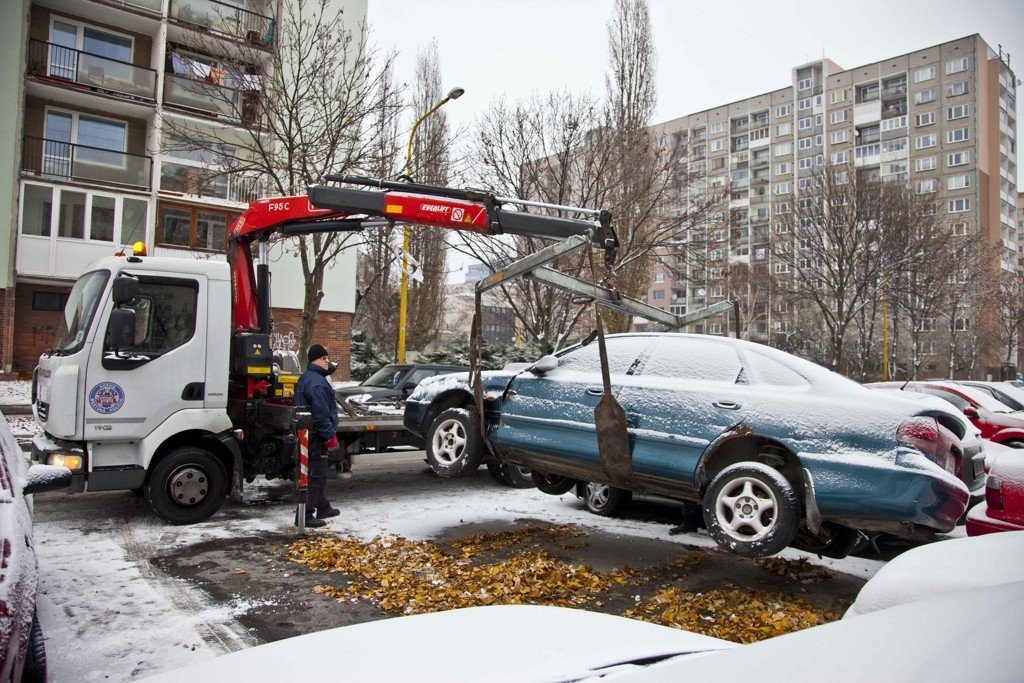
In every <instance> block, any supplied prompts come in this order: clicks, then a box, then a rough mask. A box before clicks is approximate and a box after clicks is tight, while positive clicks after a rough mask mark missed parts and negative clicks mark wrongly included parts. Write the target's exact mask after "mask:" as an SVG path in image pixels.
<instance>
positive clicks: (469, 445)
mask: <svg viewBox="0 0 1024 683" xmlns="http://www.w3.org/2000/svg"><path fill="white" fill-rule="evenodd" d="M483 459H484V451H483V444H481V443H480V422H479V420H478V419H477V416H476V413H473V412H470V411H469V410H466V409H465V408H449V409H448V410H445V411H443V412H442V413H441V414H440V415H438V416H437V417H436V418H435V419H434V421H433V422H431V423H430V428H429V429H428V430H427V462H428V463H429V464H430V469H432V470H434V473H435V474H437V475H438V476H441V477H449V478H451V477H465V476H468V475H470V474H472V473H473V472H476V471H477V469H478V468H479V467H480V463H481V462H483Z"/></svg>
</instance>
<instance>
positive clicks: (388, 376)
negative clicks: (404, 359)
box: [363, 365, 409, 389]
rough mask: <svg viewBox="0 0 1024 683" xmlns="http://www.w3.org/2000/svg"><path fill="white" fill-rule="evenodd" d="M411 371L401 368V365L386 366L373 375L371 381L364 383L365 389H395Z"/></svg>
mask: <svg viewBox="0 0 1024 683" xmlns="http://www.w3.org/2000/svg"><path fill="white" fill-rule="evenodd" d="M408 371H409V368H408V367H401V366H399V365H385V366H384V367H382V368H381V369H380V370H378V371H377V372H375V373H373V375H371V376H370V378H369V379H367V380H366V381H364V382H363V386H364V387H381V388H383V389H394V388H395V387H397V386H398V382H399V381H400V380H401V379H402V377H404V376H405V373H406V372H408Z"/></svg>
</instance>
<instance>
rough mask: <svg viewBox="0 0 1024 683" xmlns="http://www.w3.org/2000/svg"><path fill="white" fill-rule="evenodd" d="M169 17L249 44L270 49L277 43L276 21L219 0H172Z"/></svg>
mask: <svg viewBox="0 0 1024 683" xmlns="http://www.w3.org/2000/svg"><path fill="white" fill-rule="evenodd" d="M169 16H170V18H171V19H175V20H177V21H179V22H181V23H182V24H187V25H189V26H191V27H193V28H197V29H199V30H201V31H211V32H213V33H218V34H221V35H224V36H226V37H228V38H231V39H233V40H244V41H245V42H246V43H248V44H249V45H253V46H255V47H262V48H268V49H269V48H270V47H272V46H273V44H274V33H275V29H276V26H275V24H274V20H273V19H272V18H270V17H268V16H266V15H263V14H259V13H257V12H250V11H249V10H245V9H242V8H241V7H238V6H236V5H229V4H225V3H223V2H217V0H184V1H183V0H171V7H170V12H169Z"/></svg>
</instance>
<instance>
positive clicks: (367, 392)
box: [334, 363, 469, 404]
mask: <svg viewBox="0 0 1024 683" xmlns="http://www.w3.org/2000/svg"><path fill="white" fill-rule="evenodd" d="M453 372H469V368H468V367H466V366H465V365H430V364H425V363H408V364H391V365H385V366H384V367H382V368H381V369H380V370H378V371H377V372H375V373H373V374H372V375H370V377H368V378H367V379H365V380H363V381H362V382H360V383H359V384H356V385H354V386H347V387H338V388H336V389H335V390H334V393H335V395H337V397H338V400H339V401H346V402H348V403H355V404H373V403H381V404H395V403H398V402H400V401H404V400H405V399H406V398H407V397H408V396H409V394H411V393H412V391H413V389H415V388H416V387H417V385H419V383H420V382H422V381H423V380H424V379H426V378H428V377H437V376H438V375H447V374H451V373H453Z"/></svg>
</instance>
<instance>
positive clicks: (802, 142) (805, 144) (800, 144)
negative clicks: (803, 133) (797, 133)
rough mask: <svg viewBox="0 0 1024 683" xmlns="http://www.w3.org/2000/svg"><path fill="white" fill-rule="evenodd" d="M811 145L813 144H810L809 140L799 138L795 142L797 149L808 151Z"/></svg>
mask: <svg viewBox="0 0 1024 683" xmlns="http://www.w3.org/2000/svg"><path fill="white" fill-rule="evenodd" d="M812 144H813V143H812V142H811V139H810V138H800V139H799V140H798V141H797V144H796V146H797V149H810V148H811V145H812Z"/></svg>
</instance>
